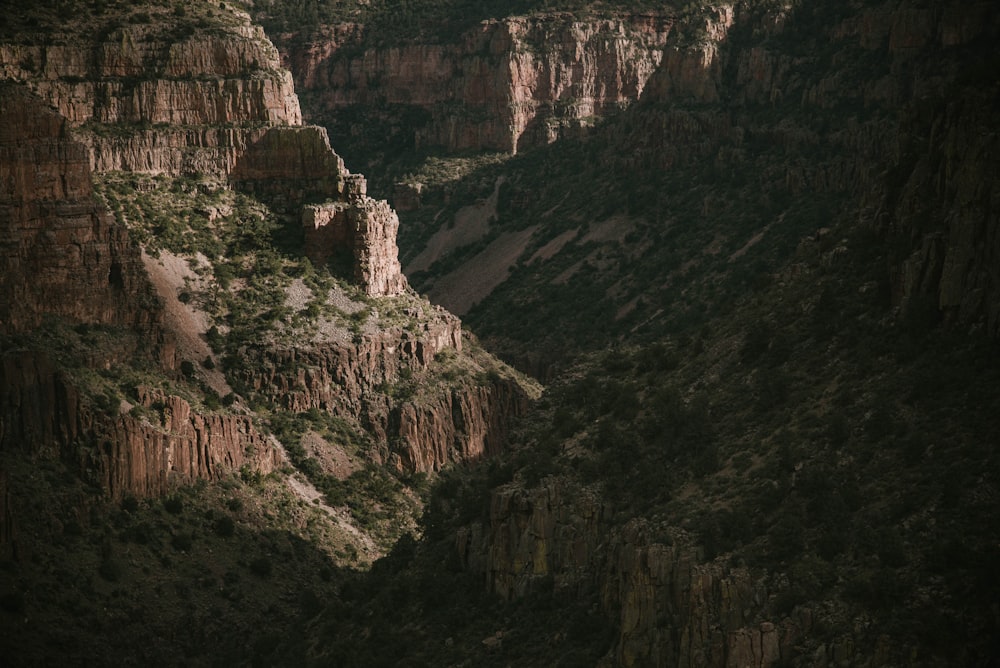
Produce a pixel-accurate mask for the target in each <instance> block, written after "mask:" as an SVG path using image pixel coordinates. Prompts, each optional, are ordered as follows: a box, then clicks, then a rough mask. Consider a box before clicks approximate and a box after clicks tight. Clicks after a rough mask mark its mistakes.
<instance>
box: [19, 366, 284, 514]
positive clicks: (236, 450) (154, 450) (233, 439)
mask: <svg viewBox="0 0 1000 668" xmlns="http://www.w3.org/2000/svg"><path fill="white" fill-rule="evenodd" d="M139 394H140V396H139V405H140V406H143V407H144V408H146V409H148V410H146V411H141V412H139V413H136V414H134V415H133V414H120V415H119V414H117V412H113V413H111V414H109V413H108V412H107V410H106V409H101V408H98V407H96V406H94V405H93V403H92V402H91V400H88V399H87V398H86V397H85V396H82V395H81V393H80V392H79V391H78V390H77V388H76V386H75V385H74V383H73V380H72V379H71V377H70V376H69V375H68V374H67V373H65V372H63V371H60V370H58V369H57V367H56V366H55V365H54V364H53V363H52V362H51V361H50V360H49V359H48V357H47V356H45V355H43V354H40V353H33V352H30V351H15V352H10V353H7V354H5V355H4V356H3V357H2V358H0V451H3V450H20V451H21V452H24V453H27V454H31V455H41V456H58V457H61V458H62V459H63V460H64V461H66V462H68V463H70V464H71V465H74V466H75V467H77V469H78V470H79V472H80V474H81V475H82V476H83V478H84V479H85V480H87V481H88V482H91V483H93V484H95V485H97V486H98V487H99V488H100V489H101V490H102V491H104V492H105V493H106V494H108V495H109V496H110V497H112V498H115V499H120V498H122V497H124V496H128V495H132V496H137V497H144V496H155V495H161V494H163V493H165V492H166V491H167V490H168V489H169V488H170V486H171V485H174V484H178V483H190V482H193V481H194V480H197V479H206V480H216V479H219V478H221V477H223V476H224V475H226V474H230V473H232V472H234V471H238V470H239V469H240V468H242V467H244V466H245V467H247V468H248V469H250V470H253V471H260V472H262V473H267V472H269V471H271V470H272V469H273V468H274V467H275V466H277V464H278V456H277V453H276V451H275V450H274V448H273V447H272V445H271V443H270V442H269V441H268V440H267V439H266V438H264V437H263V436H262V435H260V434H259V433H258V432H257V431H256V430H255V428H254V426H253V423H252V421H251V419H250V418H249V417H247V416H236V415H199V414H196V413H194V412H193V411H192V409H191V406H190V404H188V402H186V401H185V400H183V399H181V398H180V397H176V396H168V395H165V394H163V393H162V392H160V391H157V390H145V389H140V391H139Z"/></svg>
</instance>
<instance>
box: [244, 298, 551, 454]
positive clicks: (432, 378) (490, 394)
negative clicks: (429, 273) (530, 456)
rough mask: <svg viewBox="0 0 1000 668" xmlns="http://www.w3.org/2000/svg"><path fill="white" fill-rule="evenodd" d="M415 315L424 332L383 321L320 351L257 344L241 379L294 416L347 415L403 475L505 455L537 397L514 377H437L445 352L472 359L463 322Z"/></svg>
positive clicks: (439, 313) (443, 315)
mask: <svg viewBox="0 0 1000 668" xmlns="http://www.w3.org/2000/svg"><path fill="white" fill-rule="evenodd" d="M410 312H411V315H410V317H411V318H414V319H417V320H420V321H422V324H421V325H419V326H418V327H416V328H413V327H411V328H409V329H408V328H406V327H402V326H398V325H396V326H387V325H385V324H384V323H382V324H380V325H379V326H378V327H373V328H372V329H371V330H369V331H365V332H364V333H361V334H359V335H357V336H355V337H354V338H353V339H352V338H344V339H342V340H336V339H334V340H329V341H326V342H324V343H322V344H320V345H308V344H306V343H303V344H302V345H299V346H297V347H294V348H285V347H281V346H279V345H274V344H268V345H261V346H254V347H248V348H247V349H245V350H244V352H243V358H244V360H245V361H246V363H245V364H242V365H241V370H238V371H236V372H235V376H236V379H237V382H238V383H239V384H240V385H241V386H243V387H245V388H246V389H247V390H248V391H252V392H255V393H259V394H261V395H263V396H266V397H268V398H269V399H271V400H272V401H274V402H276V403H277V404H278V405H280V406H282V407H283V408H285V409H287V410H290V411H294V412H301V411H306V410H309V409H312V408H316V409H319V410H323V411H328V412H331V413H333V414H335V415H340V416H342V417H344V418H345V419H348V420H349V421H351V422H352V423H354V424H356V425H357V426H358V428H359V429H361V430H363V431H364V432H366V433H368V434H369V435H370V436H371V438H372V441H373V442H374V443H375V444H376V448H375V450H374V451H373V452H372V453H371V456H372V457H373V458H374V459H376V460H378V461H380V462H382V463H387V464H389V465H391V466H392V467H393V468H395V469H397V470H399V471H401V472H403V471H409V472H413V471H436V470H440V469H441V468H442V467H444V466H446V465H447V464H450V463H454V462H458V461H470V460H476V459H480V458H482V457H483V456H489V455H493V454H496V453H497V452H499V451H500V449H501V448H502V446H503V443H504V437H505V436H506V434H507V428H508V425H509V422H510V420H511V418H513V417H514V416H517V415H519V414H521V413H523V412H524V411H525V410H527V407H528V404H529V403H530V401H531V399H532V398H533V396H532V394H531V392H530V391H529V390H528V389H527V388H526V387H524V386H522V385H521V384H520V383H519V382H518V381H517V380H516V379H515V378H514V377H506V376H501V375H496V376H495V377H489V378H487V380H486V381H485V382H484V381H481V380H477V379H475V378H470V377H456V378H452V379H450V380H447V379H446V380H443V379H442V378H441V377H440V376H439V375H435V374H436V371H435V364H436V362H435V360H436V359H437V358H438V357H439V356H442V355H444V356H449V355H458V354H463V353H462V351H463V346H462V331H461V324H460V322H459V320H458V318H456V317H454V316H453V315H451V314H449V313H447V312H446V311H444V310H442V309H440V308H435V309H434V310H433V312H431V313H424V312H423V311H422V309H420V308H419V307H414V308H411V309H410ZM416 379H420V382H419V385H417V386H412V385H411V384H412V382H413V381H415V380H416ZM394 388H410V389H408V390H407V391H405V392H397V391H395V390H394Z"/></svg>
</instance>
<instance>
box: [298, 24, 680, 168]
mask: <svg viewBox="0 0 1000 668" xmlns="http://www.w3.org/2000/svg"><path fill="white" fill-rule="evenodd" d="M670 27H671V21H670V20H669V19H666V18H662V17H656V16H651V15H643V14H636V15H633V16H629V17H625V18H615V19H596V20H592V21H580V20H576V19H574V18H572V17H571V16H569V15H562V14H557V15H546V16H540V17H532V18H523V17H521V18H519V17H509V18H505V19H501V20H492V21H488V22H484V23H483V24H482V25H481V26H479V27H478V28H475V29H473V30H470V31H468V32H466V33H464V34H462V35H460V36H458V38H457V39H456V40H455V42H454V43H450V44H408V45H402V46H391V47H384V48H365V49H364V50H362V51H361V52H360V53H359V52H358V49H357V46H358V45H359V43H360V42H361V38H362V37H363V35H364V29H363V27H361V26H358V25H355V24H344V25H336V26H327V27H324V28H321V29H320V31H319V32H318V34H317V35H316V36H315V37H313V38H312V39H310V40H309V41H303V40H301V39H298V38H295V39H291V40H288V41H287V42H285V43H284V44H283V45H282V50H283V52H284V56H285V59H286V63H287V64H288V67H289V68H290V69H291V70H292V71H293V73H294V74H295V81H296V87H297V89H298V90H299V93H300V94H303V95H305V96H307V97H308V98H309V100H310V110H311V113H312V114H313V115H319V116H327V115H333V114H334V113H335V112H337V111H338V110H343V109H345V108H350V107H355V106H368V107H370V106H372V105H376V104H387V105H402V106H405V107H408V108H417V109H419V110H421V111H422V112H424V113H425V114H427V115H428V116H429V120H428V121H427V122H426V123H425V124H423V125H421V126H420V127H418V128H417V129H416V142H417V146H418V147H422V146H443V147H445V148H447V149H448V150H451V151H456V150H465V149H490V150H498V151H517V150H518V149H519V148H524V147H526V146H533V145H539V144H541V143H544V142H549V141H553V140H554V139H556V138H557V137H559V136H560V135H562V134H565V133H566V132H567V131H570V130H572V129H573V128H578V127H580V126H584V125H589V124H591V123H593V121H594V119H595V118H596V117H600V116H604V115H607V114H610V113H614V112H615V111H617V110H619V109H620V108H622V107H624V106H627V105H628V104H629V103H631V102H633V101H635V100H637V99H638V98H639V96H640V95H641V94H642V91H643V88H644V86H645V85H646V81H647V79H648V78H649V76H650V75H651V74H652V73H653V71H654V70H655V69H656V67H657V66H658V65H659V64H660V60H661V57H662V49H663V46H664V44H665V43H666V37H667V34H668V33H669V31H670Z"/></svg>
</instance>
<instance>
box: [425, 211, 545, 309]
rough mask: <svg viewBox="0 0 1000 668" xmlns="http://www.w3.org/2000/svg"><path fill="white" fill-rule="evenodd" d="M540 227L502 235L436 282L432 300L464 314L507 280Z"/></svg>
mask: <svg viewBox="0 0 1000 668" xmlns="http://www.w3.org/2000/svg"><path fill="white" fill-rule="evenodd" d="M537 229H538V226H537V225H532V226H531V227H529V228H527V229H525V230H521V231H519V232H506V233H504V234H501V235H500V236H499V237H497V238H496V239H495V240H494V241H493V243H491V244H490V245H489V246H487V247H486V248H484V249H483V251H482V252H481V253H479V254H478V255H476V256H475V257H474V258H472V259H471V260H469V261H468V262H466V263H465V264H463V265H462V266H461V267H459V268H458V269H457V270H455V271H453V272H451V273H450V274H447V275H445V276H442V277H441V278H439V279H438V280H437V281H435V283H434V287H433V288H431V290H430V294H429V296H430V299H431V301H432V302H434V303H436V304H441V305H442V306H444V307H445V308H446V309H448V310H449V311H451V312H452V313H454V314H455V315H459V316H461V315H465V314H466V313H467V312H468V311H469V309H470V308H472V307H473V306H474V305H475V304H476V303H478V302H479V301H481V300H482V299H484V298H485V297H486V296H487V295H489V294H490V293H491V292H493V290H494V288H496V287H497V286H498V285H500V284H501V283H503V282H504V281H505V280H507V277H508V276H509V275H510V268H511V267H512V266H513V265H514V263H515V262H517V258H519V257H521V255H522V254H523V253H524V251H525V250H526V249H527V248H528V243H529V242H530V241H531V237H532V235H534V233H535V231H536V230H537Z"/></svg>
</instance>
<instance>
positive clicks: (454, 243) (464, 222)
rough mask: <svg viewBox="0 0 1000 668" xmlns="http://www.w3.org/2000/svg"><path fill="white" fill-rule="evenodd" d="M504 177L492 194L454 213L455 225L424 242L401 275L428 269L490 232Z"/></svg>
mask: <svg viewBox="0 0 1000 668" xmlns="http://www.w3.org/2000/svg"><path fill="white" fill-rule="evenodd" d="M503 182H504V177H502V176H501V177H500V178H498V179H497V182H496V185H494V186H493V192H492V193H491V194H490V196H489V197H487V198H486V199H485V200H483V201H482V202H477V203H475V204H470V205H469V206H465V207H462V208H461V209H459V210H458V211H457V212H456V213H455V219H454V224H453V225H451V227H442V228H441V229H439V230H438V231H437V232H435V233H434V235H433V236H431V238H430V239H428V240H427V245H426V246H424V249H423V250H422V251H420V253H419V254H418V255H417V256H416V257H415V258H413V259H412V260H410V262H409V264H408V265H407V266H406V268H405V269H404V271H403V273H405V274H407V275H409V274H413V273H415V272H418V271H425V270H427V269H428V268H429V267H430V266H431V265H432V264H434V263H435V262H437V261H438V260H439V259H441V257H442V256H444V255H446V254H448V253H450V252H451V251H453V250H455V249H456V248H461V247H462V246H468V245H469V244H471V243H475V242H476V241H479V240H480V239H482V238H483V237H484V236H486V234H487V233H488V232H489V230H490V223H491V222H492V221H494V220H496V217H497V200H498V199H499V198H500V186H502V185H503Z"/></svg>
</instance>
